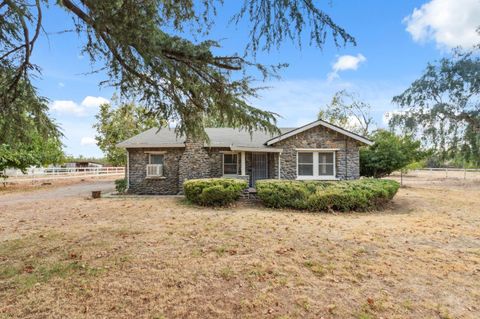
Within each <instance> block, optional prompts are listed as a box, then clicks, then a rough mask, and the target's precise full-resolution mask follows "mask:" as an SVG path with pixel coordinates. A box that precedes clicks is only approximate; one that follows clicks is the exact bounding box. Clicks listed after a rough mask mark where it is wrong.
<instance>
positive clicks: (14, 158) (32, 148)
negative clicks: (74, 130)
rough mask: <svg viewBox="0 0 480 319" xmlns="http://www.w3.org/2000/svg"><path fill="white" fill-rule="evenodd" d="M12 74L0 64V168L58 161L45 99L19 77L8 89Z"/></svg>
mask: <svg viewBox="0 0 480 319" xmlns="http://www.w3.org/2000/svg"><path fill="white" fill-rule="evenodd" d="M0 33H1V32H0ZM0 38H1V35H0ZM0 51H1V50H0ZM13 77H14V74H13V71H12V70H11V69H9V68H5V67H2V65H1V63H0V132H1V134H0V171H2V170H3V169H5V168H18V169H22V170H25V169H26V168H28V167H29V166H32V165H34V166H36V165H48V164H55V163H60V162H61V161H62V159H63V151H62V143H61V141H60V138H61V135H62V134H61V133H60V131H59V128H58V127H57V126H56V124H55V123H54V122H53V121H52V120H50V119H49V118H48V113H47V111H48V106H47V100H46V99H44V98H41V97H38V95H37V92H36V90H35V88H34V87H33V86H32V85H31V84H30V83H28V82H25V81H22V80H18V83H17V85H16V87H15V90H13V88H12V91H8V90H9V88H8V83H10V81H12V80H13ZM7 91H8V92H7ZM13 91H15V98H14V96H13ZM2 97H3V98H2ZM5 103H6V105H5Z"/></svg>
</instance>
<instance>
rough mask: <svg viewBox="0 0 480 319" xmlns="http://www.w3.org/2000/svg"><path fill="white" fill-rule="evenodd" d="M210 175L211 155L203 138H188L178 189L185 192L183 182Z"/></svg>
mask: <svg viewBox="0 0 480 319" xmlns="http://www.w3.org/2000/svg"><path fill="white" fill-rule="evenodd" d="M207 177H210V156H209V155H208V152H207V150H206V149H205V147H204V142H203V141H202V140H196V139H192V138H187V139H186V141H185V150H184V152H183V154H182V156H181V157H180V161H179V168H178V183H179V185H178V189H179V191H180V192H179V193H180V194H183V182H185V181H186V180H189V179H195V178H207Z"/></svg>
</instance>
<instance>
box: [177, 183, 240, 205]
mask: <svg viewBox="0 0 480 319" xmlns="http://www.w3.org/2000/svg"><path fill="white" fill-rule="evenodd" d="M245 188H247V182H246V181H245V180H241V179H235V178H202V179H190V180H188V181H185V182H184V183H183V191H184V193H185V197H186V198H187V200H189V201H190V202H192V203H194V204H197V205H202V206H227V205H229V204H231V203H233V202H235V201H236V200H237V199H239V198H240V195H241V193H242V191H243V190H244V189H245Z"/></svg>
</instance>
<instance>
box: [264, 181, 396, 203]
mask: <svg viewBox="0 0 480 319" xmlns="http://www.w3.org/2000/svg"><path fill="white" fill-rule="evenodd" d="M255 186H256V189H257V195H258V197H259V198H260V199H261V200H262V202H263V204H264V205H265V206H267V207H273V208H293V209H301V210H310V211H328V210H330V209H333V210H336V211H365V210H371V209H375V208H378V207H379V206H381V205H383V204H385V203H386V202H388V201H389V200H391V199H392V198H393V196H395V194H396V193H397V190H398V188H399V187H400V184H399V183H398V182H396V181H392V180H384V179H361V180H354V181H335V182H320V181H281V180H262V181H258V182H257V183H256V185H255Z"/></svg>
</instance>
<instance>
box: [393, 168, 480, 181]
mask: <svg viewBox="0 0 480 319" xmlns="http://www.w3.org/2000/svg"><path fill="white" fill-rule="evenodd" d="M390 176H391V177H393V178H398V179H399V181H400V182H401V183H402V184H405V183H407V184H408V183H416V182H429V181H430V182H432V183H440V182H447V181H454V180H456V181H465V182H475V183H476V182H480V169H475V168H472V169H470V168H421V169H416V170H411V171H408V172H407V173H403V174H402V173H401V172H394V173H393V174H392V175H390Z"/></svg>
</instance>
